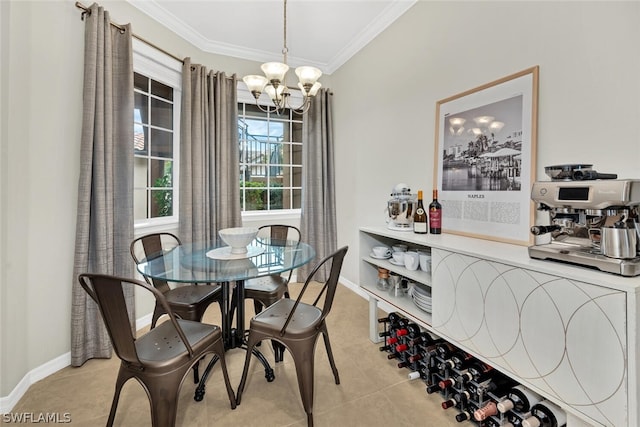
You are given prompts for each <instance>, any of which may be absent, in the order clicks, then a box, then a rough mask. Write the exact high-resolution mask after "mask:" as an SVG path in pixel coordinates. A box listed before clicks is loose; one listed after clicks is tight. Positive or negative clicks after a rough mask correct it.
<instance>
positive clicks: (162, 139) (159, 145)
mask: <svg viewBox="0 0 640 427" xmlns="http://www.w3.org/2000/svg"><path fill="white" fill-rule="evenodd" d="M151 155H152V156H154V157H168V158H173V132H169V131H166V130H161V129H151Z"/></svg>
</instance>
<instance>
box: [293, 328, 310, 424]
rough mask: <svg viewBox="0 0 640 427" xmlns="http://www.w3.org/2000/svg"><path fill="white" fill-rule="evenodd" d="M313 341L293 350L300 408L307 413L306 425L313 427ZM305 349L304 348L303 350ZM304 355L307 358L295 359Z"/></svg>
mask: <svg viewBox="0 0 640 427" xmlns="http://www.w3.org/2000/svg"><path fill="white" fill-rule="evenodd" d="M313 343H314V341H307V342H305V343H304V344H303V343H298V344H303V347H300V346H298V347H297V348H295V349H293V351H292V353H293V360H294V363H295V365H296V373H297V376H298V387H299V388H300V397H302V406H303V407H304V411H305V412H306V413H307V425H308V426H313V372H314V354H313V349H314V345H313ZM305 347H306V348H305ZM299 354H300V355H302V354H306V355H308V356H307V357H308V358H305V357H299V356H298V357H297V358H296V356H297V355H299Z"/></svg>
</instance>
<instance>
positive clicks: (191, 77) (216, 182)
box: [180, 58, 242, 243]
mask: <svg viewBox="0 0 640 427" xmlns="http://www.w3.org/2000/svg"><path fill="white" fill-rule="evenodd" d="M236 84H237V78H236V76H235V74H234V75H233V76H231V77H227V76H226V75H225V73H223V72H213V71H209V72H208V71H207V69H206V68H205V67H203V66H202V65H198V64H191V60H190V58H185V60H184V66H183V69H182V113H181V120H182V124H181V126H180V132H181V135H180V238H181V239H182V241H183V242H185V243H186V242H195V241H203V240H209V241H214V240H216V239H217V233H218V230H219V229H221V228H227V227H237V226H240V225H241V224H242V217H241V214H240V188H239V182H240V170H239V156H240V155H239V149H238V102H237V95H236Z"/></svg>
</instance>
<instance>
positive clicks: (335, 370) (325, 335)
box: [321, 324, 340, 384]
mask: <svg viewBox="0 0 640 427" xmlns="http://www.w3.org/2000/svg"><path fill="white" fill-rule="evenodd" d="M321 333H322V338H323V339H324V346H325V348H326V349H327V356H328V358H329V364H330V365H331V370H332V371H333V377H334V378H335V380H336V384H340V377H339V376H338V368H337V367H336V362H335V360H333V352H332V351H331V343H330V342H329V333H328V332H327V325H326V324H325V325H323V327H322V329H321Z"/></svg>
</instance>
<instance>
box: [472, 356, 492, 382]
mask: <svg viewBox="0 0 640 427" xmlns="http://www.w3.org/2000/svg"><path fill="white" fill-rule="evenodd" d="M467 371H468V373H469V375H470V376H471V379H473V380H474V381H476V382H482V381H484V380H486V379H487V378H489V377H490V376H491V375H492V373H493V368H492V367H491V366H489V365H487V364H486V363H483V362H481V361H479V360H474V361H472V362H471V364H470V365H469V367H468V368H467Z"/></svg>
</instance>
